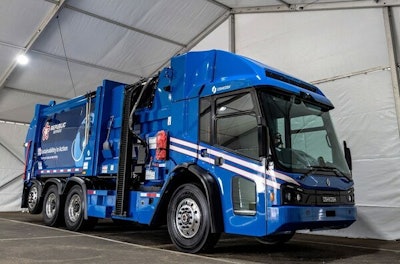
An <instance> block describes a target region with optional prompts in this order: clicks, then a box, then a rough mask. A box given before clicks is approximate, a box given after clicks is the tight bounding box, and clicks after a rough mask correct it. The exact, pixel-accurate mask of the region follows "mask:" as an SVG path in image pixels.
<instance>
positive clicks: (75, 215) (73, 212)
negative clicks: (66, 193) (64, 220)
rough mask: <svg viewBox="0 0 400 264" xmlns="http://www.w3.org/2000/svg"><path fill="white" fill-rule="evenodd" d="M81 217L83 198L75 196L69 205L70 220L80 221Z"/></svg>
mask: <svg viewBox="0 0 400 264" xmlns="http://www.w3.org/2000/svg"><path fill="white" fill-rule="evenodd" d="M80 216H81V197H79V195H78V194H74V195H72V197H71V200H70V202H69V204H68V218H69V220H71V221H72V222H76V221H78V220H79V217H80Z"/></svg>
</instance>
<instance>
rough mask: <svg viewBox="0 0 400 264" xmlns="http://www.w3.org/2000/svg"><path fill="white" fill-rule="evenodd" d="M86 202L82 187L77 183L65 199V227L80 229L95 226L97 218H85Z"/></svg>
mask: <svg viewBox="0 0 400 264" xmlns="http://www.w3.org/2000/svg"><path fill="white" fill-rule="evenodd" d="M84 210H85V203H84V196H83V191H82V187H81V186H79V185H75V186H74V187H72V188H71V190H69V192H68V195H67V199H66V200H65V208H64V219H65V227H66V228H67V229H68V230H71V231H79V230H82V229H87V228H90V227H93V226H94V225H95V224H96V222H97V218H92V217H89V218H88V219H87V220H85V219H84V212H85V211H84Z"/></svg>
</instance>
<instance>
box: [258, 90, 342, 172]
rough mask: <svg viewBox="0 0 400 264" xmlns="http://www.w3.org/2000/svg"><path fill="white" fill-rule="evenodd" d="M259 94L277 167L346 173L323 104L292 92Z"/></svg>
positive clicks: (262, 92)
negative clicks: (290, 93) (308, 100)
mask: <svg viewBox="0 0 400 264" xmlns="http://www.w3.org/2000/svg"><path fill="white" fill-rule="evenodd" d="M260 97H261V102H262V108H263V113H264V115H265V117H266V119H267V123H268V128H269V133H270V137H271V151H272V155H273V157H274V160H275V162H277V163H278V167H280V168H282V169H284V170H287V171H290V172H300V173H308V172H310V170H323V171H324V172H325V173H326V172H331V174H334V175H337V174H336V172H337V171H339V172H340V173H341V174H344V176H348V175H350V171H349V169H348V166H347V163H346V161H345V159H344V155H343V152H342V150H341V148H340V145H339V143H338V141H337V138H336V134H335V132H334V129H333V126H332V122H331V119H330V116H329V113H328V108H327V107H326V108H324V107H323V106H320V105H318V104H316V103H312V102H307V101H305V100H303V99H301V98H300V97H298V96H295V95H284V94H279V93H276V94H275V93H268V92H266V91H260Z"/></svg>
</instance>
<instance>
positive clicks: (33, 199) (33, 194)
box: [28, 186, 38, 209]
mask: <svg viewBox="0 0 400 264" xmlns="http://www.w3.org/2000/svg"><path fill="white" fill-rule="evenodd" d="M37 199H38V190H37V188H36V186H32V187H31V189H30V191H29V195H28V207H29V209H33V208H34V207H35V206H36V204H37Z"/></svg>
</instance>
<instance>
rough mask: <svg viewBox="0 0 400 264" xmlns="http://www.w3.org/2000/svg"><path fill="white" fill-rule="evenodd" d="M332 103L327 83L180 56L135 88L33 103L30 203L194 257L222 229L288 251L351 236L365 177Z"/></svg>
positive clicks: (52, 216)
mask: <svg viewBox="0 0 400 264" xmlns="http://www.w3.org/2000/svg"><path fill="white" fill-rule="evenodd" d="M332 109H333V105H332V103H331V102H330V101H329V99H328V98H327V97H326V96H324V94H323V93H322V92H321V90H320V89H318V88H317V87H316V86H314V85H312V84H309V83H307V82H304V81H301V80H299V79H297V78H294V77H292V76H290V75H287V74H284V73H282V72H281V71H279V70H276V69H274V68H271V67H269V66H266V65H264V64H262V63H259V62H257V61H254V60H252V59H249V58H246V57H243V56H240V55H236V54H233V53H230V52H225V51H219V50H210V51H201V52H188V53H185V54H181V55H177V56H175V57H173V58H172V59H171V61H170V65H169V66H168V67H166V68H164V69H163V70H161V71H160V72H159V73H158V74H157V75H155V76H152V77H150V78H145V79H142V80H140V81H138V82H137V83H135V84H130V85H127V84H123V83H118V82H114V81H110V80H104V81H103V83H102V85H101V86H99V87H98V88H97V89H96V90H95V91H93V92H90V93H87V94H85V95H83V96H79V97H76V98H73V99H70V100H67V101H64V102H61V103H58V104H56V102H55V101H51V102H50V103H49V104H48V105H42V104H38V105H36V108H35V111H34V116H33V119H32V122H31V124H30V127H29V130H28V132H27V137H26V141H25V155H26V164H25V173H24V186H23V191H22V201H21V202H22V207H23V208H27V209H28V210H29V212H30V213H32V214H40V213H41V214H42V217H43V222H44V223H45V224H46V225H48V226H57V225H65V226H66V228H67V229H68V230H72V231H78V230H82V229H83V228H89V227H93V226H94V225H95V224H96V222H97V220H98V219H105V218H111V219H113V220H118V221H119V220H126V221H133V222H136V223H140V224H145V225H149V226H162V225H166V226H167V228H168V233H169V235H170V237H171V240H172V242H173V243H174V244H175V246H176V247H177V248H178V249H179V250H181V251H184V252H190V253H196V252H199V251H205V250H209V249H211V248H213V247H214V246H215V244H216V243H217V241H218V239H219V237H220V234H221V233H228V234H238V235H245V236H253V237H256V238H257V239H259V240H260V241H261V242H269V243H283V242H286V241H289V240H290V239H291V238H292V237H293V235H294V234H295V232H296V231H297V230H321V229H339V228H345V227H348V226H350V225H351V224H352V223H353V222H354V221H355V220H356V207H355V202H354V189H353V188H354V187H353V186H354V183H353V179H352V174H351V157H350V150H349V148H348V147H347V146H346V145H342V143H340V141H339V140H338V138H337V136H336V134H335V132H334V128H333V125H332V121H331V118H330V114H329V112H330V111H331V110H332ZM343 143H345V142H343Z"/></svg>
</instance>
